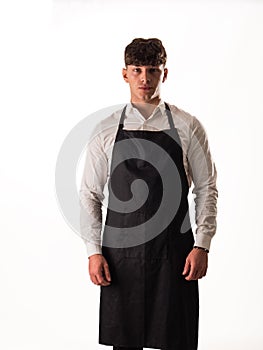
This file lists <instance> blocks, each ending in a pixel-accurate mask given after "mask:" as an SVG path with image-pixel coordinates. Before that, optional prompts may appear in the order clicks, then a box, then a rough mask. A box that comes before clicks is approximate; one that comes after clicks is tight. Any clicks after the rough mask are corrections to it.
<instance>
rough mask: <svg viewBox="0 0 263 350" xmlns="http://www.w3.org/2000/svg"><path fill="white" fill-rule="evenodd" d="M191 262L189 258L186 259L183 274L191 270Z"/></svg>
mask: <svg viewBox="0 0 263 350" xmlns="http://www.w3.org/2000/svg"><path fill="white" fill-rule="evenodd" d="M190 267H191V266H190V263H189V261H188V260H186V262H185V265H184V270H183V275H187V274H188V273H189V270H190Z"/></svg>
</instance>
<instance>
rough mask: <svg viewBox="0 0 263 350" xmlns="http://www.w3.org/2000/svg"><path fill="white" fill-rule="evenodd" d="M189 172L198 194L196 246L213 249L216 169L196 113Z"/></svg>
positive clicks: (192, 128)
mask: <svg viewBox="0 0 263 350" xmlns="http://www.w3.org/2000/svg"><path fill="white" fill-rule="evenodd" d="M187 158H188V162H189V172H190V174H191V177H192V179H193V183H194V188H193V191H192V192H193V194H195V198H194V200H195V221H196V225H197V229H196V240H195V244H196V245H197V246H200V247H203V248H206V249H210V244H211V239H212V237H213V236H214V235H215V233H216V226H217V222H216V216H217V198H218V191H217V187H216V180H217V170H216V166H215V163H214V161H213V159H212V156H211V152H210V148H209V144H208V138H207V134H206V131H205V129H204V127H203V125H202V124H201V122H200V121H199V120H198V119H197V118H196V117H193V119H192V123H191V127H190V143H189V148H188V152H187Z"/></svg>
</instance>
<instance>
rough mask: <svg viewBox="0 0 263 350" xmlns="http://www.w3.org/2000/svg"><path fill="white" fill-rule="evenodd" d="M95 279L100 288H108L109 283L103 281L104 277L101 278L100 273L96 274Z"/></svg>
mask: <svg viewBox="0 0 263 350" xmlns="http://www.w3.org/2000/svg"><path fill="white" fill-rule="evenodd" d="M96 277H97V280H98V282H99V284H100V285H102V286H108V285H109V284H110V282H108V281H106V280H105V278H104V276H103V274H102V273H98V274H97V275H96Z"/></svg>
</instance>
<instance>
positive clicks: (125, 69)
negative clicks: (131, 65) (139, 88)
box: [122, 68, 128, 83]
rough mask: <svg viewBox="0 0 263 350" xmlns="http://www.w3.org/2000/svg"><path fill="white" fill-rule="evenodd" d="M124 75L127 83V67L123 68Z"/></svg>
mask: <svg viewBox="0 0 263 350" xmlns="http://www.w3.org/2000/svg"><path fill="white" fill-rule="evenodd" d="M122 76H123V79H124V80H125V81H126V83H128V77H127V68H122Z"/></svg>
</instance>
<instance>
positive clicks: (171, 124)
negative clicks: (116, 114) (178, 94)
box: [119, 102, 174, 129]
mask: <svg viewBox="0 0 263 350" xmlns="http://www.w3.org/2000/svg"><path fill="white" fill-rule="evenodd" d="M164 104H165V111H166V114H167V117H168V121H169V124H170V128H171V129H174V121H173V117H172V113H171V110H170V107H169V105H168V103H166V102H164ZM126 108H127V105H126V106H125V107H124V108H123V110H122V113H121V118H120V122H119V127H120V128H121V129H122V128H123V121H124V117H125V112H126Z"/></svg>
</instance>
